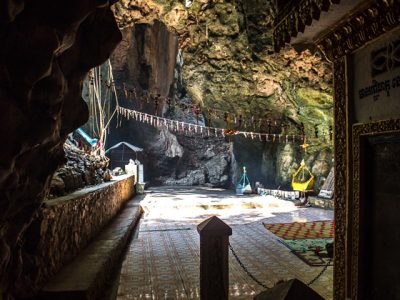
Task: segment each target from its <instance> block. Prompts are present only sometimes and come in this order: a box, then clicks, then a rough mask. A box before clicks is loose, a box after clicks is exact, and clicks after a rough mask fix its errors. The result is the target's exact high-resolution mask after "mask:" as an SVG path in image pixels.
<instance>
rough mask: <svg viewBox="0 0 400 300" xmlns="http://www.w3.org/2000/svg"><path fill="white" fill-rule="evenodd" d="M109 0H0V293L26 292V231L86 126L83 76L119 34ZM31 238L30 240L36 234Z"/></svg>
mask: <svg viewBox="0 0 400 300" xmlns="http://www.w3.org/2000/svg"><path fill="white" fill-rule="evenodd" d="M109 5H110V3H109V1H89V0H79V1H72V2H71V1H47V0H43V1H23V0H22V1H3V2H2V5H1V10H0V44H1V45H2V47H1V50H0V112H1V114H2V117H1V118H0V139H1V141H2V145H3V150H2V151H0V222H1V223H0V298H3V299H8V298H12V297H13V295H17V294H18V295H20V296H21V295H22V296H23V295H24V294H25V295H26V294H29V293H30V292H31V288H33V287H32V286H29V284H28V282H30V279H29V278H28V277H29V276H30V275H31V274H27V273H26V272H25V271H26V270H28V269H29V268H30V265H31V256H30V252H29V251H30V250H29V249H26V248H25V240H26V236H25V233H26V229H27V228H28V227H29V224H30V223H31V221H32V220H33V219H34V217H35V214H36V212H37V210H38V208H39V206H40V205H41V201H42V199H43V197H44V196H45V195H46V194H47V192H48V187H49V183H50V179H51V175H52V173H53V172H54V171H55V170H56V169H57V168H58V166H59V165H60V164H62V163H63V162H64V152H63V143H64V141H65V139H66V136H67V134H68V133H69V132H71V131H72V130H73V129H75V128H76V127H78V126H80V125H81V124H83V123H85V122H86V120H87V118H88V109H87V106H86V105H85V103H84V101H83V100H82V99H81V89H82V81H83V78H84V77H85V75H86V73H87V72H88V71H89V69H90V68H92V67H94V66H96V65H98V64H101V63H102V62H104V61H105V60H106V59H107V57H109V55H110V53H111V52H112V50H113V49H114V47H115V46H116V45H117V43H118V42H119V41H120V39H121V35H120V32H119V30H118V28H117V25H116V23H115V19H114V16H113V14H112V12H111V11H110V9H109ZM39 238H40V237H39V236H31V237H29V239H39Z"/></svg>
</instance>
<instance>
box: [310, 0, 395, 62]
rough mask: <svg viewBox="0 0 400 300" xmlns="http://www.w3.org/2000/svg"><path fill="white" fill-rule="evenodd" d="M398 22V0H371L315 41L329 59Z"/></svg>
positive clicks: (365, 41)
mask: <svg viewBox="0 0 400 300" xmlns="http://www.w3.org/2000/svg"><path fill="white" fill-rule="evenodd" d="M398 25H400V2H398V1H395V0H376V1H371V2H370V3H368V4H367V6H366V7H364V8H363V9H361V10H360V11H358V12H356V13H354V14H353V15H351V16H349V17H348V18H347V19H346V20H345V21H344V22H342V23H340V24H338V25H337V26H336V27H335V28H334V29H333V30H330V31H329V33H328V34H326V35H324V36H323V37H322V38H320V39H319V41H316V44H317V46H318V47H319V48H320V49H321V50H322V51H323V52H324V53H325V55H326V56H327V57H328V58H329V59H330V60H332V61H333V60H335V59H337V58H339V57H342V56H344V55H347V54H350V53H352V52H353V51H355V50H357V49H358V48H360V47H361V46H363V45H365V43H367V42H369V41H371V40H373V39H375V38H377V37H379V36H380V35H382V34H384V33H385V32H388V31H390V30H391V29H393V28H394V27H396V26H398Z"/></svg>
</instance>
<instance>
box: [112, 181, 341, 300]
mask: <svg viewBox="0 0 400 300" xmlns="http://www.w3.org/2000/svg"><path fill="white" fill-rule="evenodd" d="M142 204H143V207H144V209H145V214H144V218H143V219H142V220H141V223H140V229H139V235H138V237H137V238H136V239H134V240H133V241H132V243H131V245H130V247H129V251H128V253H127V255H126V258H125V261H124V263H123V267H122V271H121V276H120V284H119V289H118V299H121V300H122V299H124V300H125V299H199V259H200V257H199V235H198V233H197V230H196V226H197V224H199V223H200V222H201V221H203V220H205V219H206V218H208V217H210V216H212V215H217V216H218V217H220V218H221V219H222V220H224V221H225V222H226V223H227V224H228V225H229V226H231V227H232V229H233V234H232V236H231V237H230V242H231V244H232V246H233V248H234V249H235V250H236V252H237V253H238V255H239V257H240V258H241V260H242V262H243V263H244V264H245V266H246V267H247V268H248V269H249V270H250V272H251V273H252V274H253V275H254V276H255V277H256V278H258V279H259V280H260V281H261V282H264V283H265V284H267V285H268V286H272V285H274V283H275V282H277V281H278V280H280V279H291V278H295V277H296V278H298V279H300V280H302V281H303V282H309V281H310V280H311V279H313V278H314V276H316V275H317V274H318V273H319V272H320V270H321V269H322V267H310V266H308V265H307V264H305V263H304V262H303V261H301V260H300V259H299V258H297V257H296V256H295V255H293V254H291V253H290V251H289V249H287V248H286V247H285V246H283V245H282V244H281V243H279V242H277V237H276V236H275V235H273V234H272V233H271V232H269V231H268V230H266V229H265V228H264V226H263V225H262V222H267V223H284V222H294V221H297V222H302V221H304V222H306V221H315V220H328V219H332V218H333V211H330V210H322V209H317V208H297V207H295V206H294V205H293V204H292V203H291V202H289V201H283V200H279V199H276V198H273V197H272V196H267V197H262V196H257V195H251V196H241V197H238V196H235V195H234V194H233V192H232V191H224V190H218V189H206V188H175V187H174V188H159V189H155V190H153V191H151V193H149V194H147V195H146V197H145V198H144V200H143V201H142ZM229 264H230V266H229V281H230V282H229V283H230V299H252V298H253V296H254V295H256V294H258V293H259V292H261V291H262V290H263V288H262V287H260V286H258V285H257V284H256V283H255V282H254V281H252V279H251V278H249V277H248V276H247V275H246V273H245V272H244V271H243V270H242V269H241V267H240V265H239V264H238V263H237V262H236V261H235V259H234V257H233V255H231V254H230V259H229ZM312 287H313V288H314V289H315V290H316V291H317V292H318V293H320V294H321V295H322V296H323V297H324V298H326V299H331V298H332V267H329V268H328V270H327V271H326V272H325V273H324V274H323V276H322V277H321V278H320V279H319V280H318V281H317V282H315V283H314V284H313V285H312Z"/></svg>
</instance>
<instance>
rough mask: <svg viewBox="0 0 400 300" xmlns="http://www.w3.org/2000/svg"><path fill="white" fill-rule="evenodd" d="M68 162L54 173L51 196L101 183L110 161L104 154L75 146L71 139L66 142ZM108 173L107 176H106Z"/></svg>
mask: <svg viewBox="0 0 400 300" xmlns="http://www.w3.org/2000/svg"><path fill="white" fill-rule="evenodd" d="M64 151H65V154H66V159H67V162H66V163H65V164H64V165H62V166H61V167H60V168H58V169H57V171H56V172H55V173H54V175H53V177H52V179H51V182H50V191H49V196H50V197H54V196H63V195H64V194H66V193H70V192H72V191H74V190H77V189H80V188H83V187H85V186H89V185H94V184H100V183H102V182H104V181H107V180H104V178H106V179H107V174H105V172H106V171H107V170H108V168H107V167H108V163H109V161H108V160H107V159H106V158H105V157H102V156H98V155H91V154H89V153H86V152H84V151H83V150H81V149H79V148H77V147H75V146H74V145H73V144H72V143H70V142H69V141H66V143H65V144H64ZM104 175H106V176H104Z"/></svg>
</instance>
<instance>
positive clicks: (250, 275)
mask: <svg viewBox="0 0 400 300" xmlns="http://www.w3.org/2000/svg"><path fill="white" fill-rule="evenodd" d="M228 245H229V249H231V251H232V254H233V256H234V257H235V258H236V260H237V262H238V263H239V265H240V266H241V267H242V269H243V270H244V271H245V272H246V274H247V275H248V276H249V277H250V278H251V279H253V281H254V282H255V283H257V284H258V285H260V286H262V287H263V288H265V289H267V290H268V289H270V287H268V286H267V285H265V284H263V283H262V282H261V281H259V280H258V279H257V278H256V277H254V275H253V274H251V273H250V271H249V270H248V269H247V268H246V267H245V265H244V264H243V263H242V262H241V261H240V259H239V257H238V255H237V254H236V252H235V250H233V248H232V245H231V243H228Z"/></svg>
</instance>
